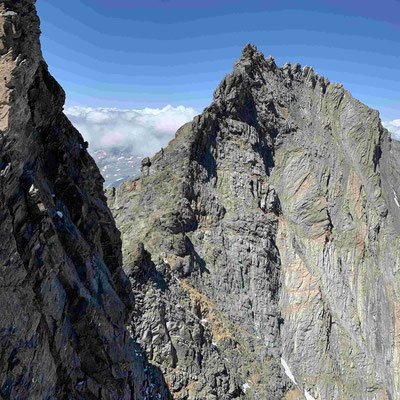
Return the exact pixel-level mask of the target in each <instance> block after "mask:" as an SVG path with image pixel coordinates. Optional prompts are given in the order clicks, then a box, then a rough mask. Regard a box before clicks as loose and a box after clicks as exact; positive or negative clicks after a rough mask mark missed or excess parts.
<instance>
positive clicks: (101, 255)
mask: <svg viewBox="0 0 400 400" xmlns="http://www.w3.org/2000/svg"><path fill="white" fill-rule="evenodd" d="M39 33H40V31H39V19H38V17H37V15H36V11H35V7H34V1H33V0H32V1H29V0H23V1H22V0H21V1H11V0H10V1H4V0H3V1H1V2H0V36H1V37H0V53H1V59H0V99H1V102H0V129H1V130H0V134H1V137H0V219H1V224H0V268H1V274H0V305H1V306H0V307H1V318H0V397H1V398H3V399H85V400H87V399H100V398H101V399H113V400H114V399H131V398H135V399H136V398H138V399H144V398H156V397H154V396H156V394H157V393H159V394H160V396H161V395H162V396H163V398H168V396H169V395H168V393H167V390H166V389H165V387H164V386H163V381H162V379H161V377H160V373H159V372H158V371H157V369H155V368H154V367H152V366H149V365H148V364H147V363H146V361H145V359H144V357H143V354H142V352H141V350H140V348H139V346H138V345H137V344H136V343H134V342H133V340H132V339H131V338H130V334H129V332H128V331H127V330H126V329H125V328H124V323H125V321H126V319H127V317H129V315H130V313H131V307H132V303H133V297H132V294H131V291H130V287H129V281H128V280H127V277H126V275H125V274H124V273H123V271H122V268H121V241H120V235H119V232H118V231H117V230H116V228H115V224H114V221H113V218H112V215H111V213H110V211H109V209H108V208H107V205H106V198H105V196H104V194H103V189H102V182H103V179H102V177H101V175H100V173H99V171H98V169H97V167H96V165H95V163H94V161H93V159H92V158H91V157H90V156H89V155H88V153H87V151H86V147H87V143H85V142H84V141H83V139H82V137H81V135H80V134H79V133H78V132H77V131H76V130H75V129H74V127H73V126H72V125H71V124H70V122H69V121H68V119H67V118H66V117H65V116H64V114H63V112H62V109H63V104H64V92H63V90H62V88H61V87H60V86H59V85H58V84H57V82H56V81H55V80H54V79H53V78H52V77H51V75H50V74H49V72H48V70H47V66H46V64H45V62H44V61H43V59H42V55H41V51H40V43H39Z"/></svg>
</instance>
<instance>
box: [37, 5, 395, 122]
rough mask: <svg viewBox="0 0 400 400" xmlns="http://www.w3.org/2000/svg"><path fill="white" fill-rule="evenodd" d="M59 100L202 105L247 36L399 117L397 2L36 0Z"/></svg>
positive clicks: (383, 113) (121, 105)
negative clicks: (64, 97)
mask: <svg viewBox="0 0 400 400" xmlns="http://www.w3.org/2000/svg"><path fill="white" fill-rule="evenodd" d="M36 5H37V9H38V13H39V16H40V18H41V29H42V48H43V53H44V57H45V59H46V61H47V63H48V64H49V68H50V71H51V73H52V74H53V75H54V76H55V78H56V79H57V80H58V81H59V82H60V84H61V85H62V86H63V87H64V89H65V91H66V93H67V106H85V107H117V108H144V107H150V108H157V107H158V108H163V107H165V106H166V105H168V104H171V105H172V106H173V107H176V106H178V105H183V106H185V107H191V108H194V109H195V110H196V111H197V112H201V110H202V109H203V108H204V107H205V106H207V105H208V104H209V103H210V102H211V99H212V93H213V91H214V90H215V88H216V87H217V85H218V83H219V82H220V80H221V79H222V78H223V77H224V75H226V74H227V73H228V72H230V71H231V70H232V65H233V62H234V61H235V60H236V59H237V58H238V57H239V56H240V52H241V48H242V47H243V45H244V44H246V43H247V42H250V43H252V44H255V45H257V47H258V48H259V50H261V51H262V52H263V53H264V55H265V56H267V55H269V54H271V55H272V56H273V57H274V58H275V60H276V62H277V64H279V65H283V64H284V63H285V62H286V61H290V62H292V63H293V62H296V61H297V62H300V64H302V65H303V66H304V65H312V66H313V67H314V70H315V71H316V72H318V73H320V74H321V75H324V76H326V77H327V78H329V79H330V80H331V81H335V82H342V83H343V84H344V86H345V88H346V89H348V90H350V91H351V92H352V94H353V95H354V96H355V97H357V98H358V99H360V100H361V101H363V102H364V103H366V104H368V105H369V106H371V107H373V108H377V109H379V111H380V112H381V116H382V118H383V119H398V118H400V79H399V76H400V62H399V61H400V17H399V16H400V1H398V0H382V1H380V2H376V1H370V0H365V1H362V2H361V1H355V0H347V1H342V0H336V1H312V0H303V1H273V0H270V1H266V0H264V1H241V0H230V1H223V0H219V1H210V0H203V1H191V0H186V1H183V0H146V1H137V0H130V1H128V0H68V1H65V0H57V1H56V0H38V1H37V4H36Z"/></svg>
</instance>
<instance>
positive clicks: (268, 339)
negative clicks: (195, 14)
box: [109, 45, 400, 400]
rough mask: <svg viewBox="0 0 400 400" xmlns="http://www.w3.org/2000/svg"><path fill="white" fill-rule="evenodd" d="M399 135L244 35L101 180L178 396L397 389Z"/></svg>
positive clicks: (338, 90)
mask: <svg viewBox="0 0 400 400" xmlns="http://www.w3.org/2000/svg"><path fill="white" fill-rule="evenodd" d="M399 147H400V146H399V144H398V143H395V142H392V141H391V139H390V135H389V134H388V132H387V131H386V130H385V129H383V128H382V125H381V122H380V120H379V116H378V112H377V111H374V110H371V109H369V108H368V107H366V106H365V105H363V104H361V103H360V102H358V101H357V100H355V99H354V98H353V97H352V96H351V94H350V93H349V92H347V91H346V90H344V89H343V87H342V85H339V84H333V83H330V82H329V81H328V80H327V79H325V78H324V77H321V76H318V75H316V74H315V73H314V72H313V70H312V68H310V67H304V68H303V69H301V68H300V65H298V64H294V65H292V66H291V65H289V64H285V65H284V66H283V67H282V68H279V67H277V66H276V65H275V63H274V61H273V59H272V58H271V57H267V58H266V59H265V58H264V56H263V55H262V54H261V53H260V52H258V51H257V49H256V48H255V47H254V46H250V45H247V46H245V48H244V49H243V53H242V55H241V57H240V59H239V60H238V61H237V62H236V63H235V65H234V71H233V72H232V73H230V74H228V75H227V76H226V77H225V78H224V79H223V80H222V82H221V84H220V85H219V87H218V88H217V90H216V91H215V93H214V99H213V102H212V104H211V105H210V106H209V107H208V108H206V109H205V110H204V112H203V113H202V114H201V115H200V116H198V117H196V118H195V119H194V120H193V122H191V123H189V124H186V125H185V126H183V127H182V128H181V129H180V130H179V131H178V132H177V134H176V138H175V139H174V140H173V141H171V142H170V144H169V146H168V147H167V148H166V149H165V150H164V151H162V152H159V153H157V154H156V155H155V156H154V157H153V158H152V159H151V160H144V162H143V166H142V175H141V177H140V178H139V179H137V180H135V181H128V182H125V183H123V184H122V185H121V186H120V188H118V189H117V190H115V189H113V190H110V191H109V204H110V208H111V209H112V212H113V214H114V216H115V218H116V221H117V226H118V228H119V229H120V231H121V233H122V239H123V264H124V270H125V272H126V274H127V275H128V276H129V278H130V281H131V286H132V290H133V293H134V294H135V298H136V301H135V303H134V314H133V317H132V320H131V328H130V329H131V331H132V334H133V336H134V337H135V338H136V340H137V341H138V342H139V343H140V344H141V345H142V346H143V348H144V349H145V350H146V354H147V357H148V358H149V360H150V361H151V362H152V363H153V364H154V365H157V366H159V367H160V369H161V370H162V371H163V373H164V376H165V379H166V381H167V383H168V385H169V387H170V389H171V391H172V393H173V396H174V397H175V398H179V399H233V398H242V399H245V398H248V399H265V398H268V399H281V398H286V399H297V398H298V399H302V398H304V397H307V398H308V399H311V398H315V399H330V400H334V399H396V398H398V397H399V396H400V372H399V368H398V365H399V361H400V298H399V296H400V281H399V274H398V271H399V267H400V265H399V264H400V249H399V243H400V242H399V232H400V209H399V206H400V193H399V190H400V189H399V187H400V186H399V173H398V171H399V168H398V167H399V155H400V148H399Z"/></svg>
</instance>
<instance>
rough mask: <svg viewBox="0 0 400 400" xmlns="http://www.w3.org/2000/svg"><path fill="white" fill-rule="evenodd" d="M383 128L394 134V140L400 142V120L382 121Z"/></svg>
mask: <svg viewBox="0 0 400 400" xmlns="http://www.w3.org/2000/svg"><path fill="white" fill-rule="evenodd" d="M382 124H383V126H384V127H385V128H386V129H387V130H388V131H389V132H391V134H392V138H393V139H396V140H400V119H394V120H392V121H382Z"/></svg>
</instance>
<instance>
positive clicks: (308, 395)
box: [304, 390, 315, 400]
mask: <svg viewBox="0 0 400 400" xmlns="http://www.w3.org/2000/svg"><path fill="white" fill-rule="evenodd" d="M304 396H306V399H307V400H315V399H314V397H312V396H311V394H310V393H308V392H307V390H304Z"/></svg>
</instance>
